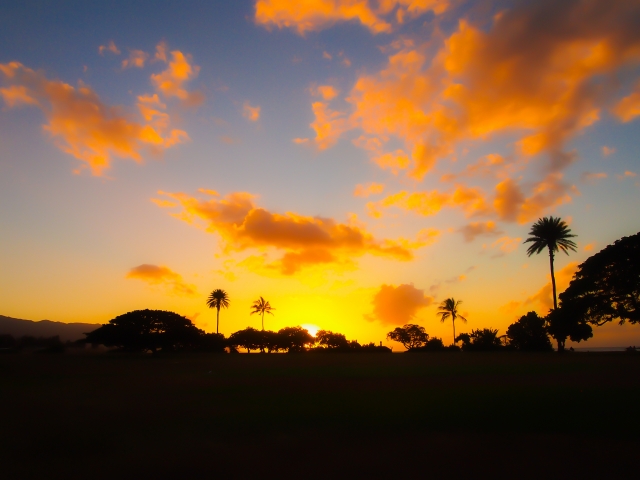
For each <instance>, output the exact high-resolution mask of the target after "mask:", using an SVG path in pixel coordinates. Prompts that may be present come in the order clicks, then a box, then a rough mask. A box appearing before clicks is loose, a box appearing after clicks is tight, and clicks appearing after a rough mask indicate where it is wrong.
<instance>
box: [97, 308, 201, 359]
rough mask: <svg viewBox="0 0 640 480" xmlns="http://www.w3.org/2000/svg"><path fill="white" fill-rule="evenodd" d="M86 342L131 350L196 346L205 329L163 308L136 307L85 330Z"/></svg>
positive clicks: (174, 348) (177, 348) (190, 347)
mask: <svg viewBox="0 0 640 480" xmlns="http://www.w3.org/2000/svg"><path fill="white" fill-rule="evenodd" d="M85 335H86V336H87V337H86V342H87V343H94V344H96V343H97V344H102V345H105V346H107V347H118V348H119V349H121V350H128V351H146V350H151V351H152V352H156V351H157V350H158V349H162V350H163V351H170V350H180V349H193V348H197V347H198V346H199V345H200V341H201V336H202V335H204V332H203V331H202V330H200V329H199V328H196V327H195V326H194V325H193V323H191V320H189V319H188V318H185V317H183V316H181V315H178V314H177V313H174V312H167V311H164V310H135V311H133V312H128V313H125V314H124V315H120V316H118V317H116V318H114V319H112V320H110V321H109V323H107V324H105V325H102V326H101V327H99V328H97V329H96V330H94V331H92V332H89V333H86V334H85Z"/></svg>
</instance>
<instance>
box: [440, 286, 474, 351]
mask: <svg viewBox="0 0 640 480" xmlns="http://www.w3.org/2000/svg"><path fill="white" fill-rule="evenodd" d="M461 303H462V300H458V301H457V302H456V301H455V299H454V298H453V297H452V298H447V299H446V300H444V301H443V302H442V303H441V304H440V306H439V307H438V315H440V321H441V322H442V323H444V321H445V320H446V319H447V318H449V317H451V323H453V344H454V345H455V344H456V318H459V319H460V320H462V321H463V322H466V321H467V319H466V318H464V317H463V316H462V315H460V314H459V313H458V306H459V305H460V304H461Z"/></svg>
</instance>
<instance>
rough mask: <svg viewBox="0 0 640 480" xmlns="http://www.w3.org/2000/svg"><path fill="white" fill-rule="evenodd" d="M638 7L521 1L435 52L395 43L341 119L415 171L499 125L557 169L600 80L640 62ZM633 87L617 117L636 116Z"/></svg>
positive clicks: (591, 109) (595, 105)
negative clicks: (397, 147) (396, 145)
mask: <svg viewBox="0 0 640 480" xmlns="http://www.w3.org/2000/svg"><path fill="white" fill-rule="evenodd" d="M291 5H293V4H291ZM638 10H639V7H638V4H637V2H610V1H608V0H593V1H586V0H576V1H572V2H534V3H533V4H529V3H526V2H525V3H522V4H518V5H517V6H516V7H515V8H513V9H512V10H508V11H505V12H503V13H502V14H501V15H498V16H496V17H495V19H494V23H493V25H492V26H490V28H489V29H488V30H487V29H486V28H484V27H483V28H479V27H475V26H473V25H472V24H470V23H469V22H468V21H464V20H463V21H461V22H460V23H459V25H458V28H457V30H456V31H455V32H454V33H453V34H451V35H450V36H449V37H448V38H445V39H444V41H443V43H442V45H441V47H440V48H439V51H438V52H436V54H435V55H434V54H433V53H432V52H431V51H430V49H431V48H433V47H432V46H433V42H428V43H425V44H424V45H422V46H412V45H411V44H406V45H400V44H398V46H399V48H400V49H401V50H400V51H398V52H395V53H393V54H391V55H390V56H389V58H388V63H387V65H386V66H385V67H384V68H383V69H382V70H380V71H379V72H377V73H374V74H365V75H361V76H360V77H359V78H358V80H357V81H356V82H355V84H354V86H353V88H352V90H351V94H350V95H349V96H348V97H347V101H348V102H349V103H350V104H351V111H350V112H345V115H347V116H348V120H347V121H346V122H345V126H346V127H348V129H352V128H358V129H360V130H362V131H363V133H364V134H365V135H366V136H368V137H376V138H378V139H380V141H382V142H383V143H387V142H391V141H397V140H399V141H401V142H403V143H404V150H405V151H407V152H410V158H411V163H412V168H411V169H410V170H409V172H408V173H409V175H410V176H412V177H414V178H417V179H420V178H422V177H423V176H424V175H425V174H427V173H428V172H429V171H431V169H432V168H433V167H434V165H435V164H436V162H437V161H438V160H439V159H441V158H443V157H447V156H450V155H451V154H452V153H453V152H454V151H455V148H456V147H457V146H458V145H459V144H460V143H461V142H463V141H467V140H470V139H475V140H486V139H489V138H491V137H492V136H494V135H495V134H498V133H509V134H513V135H517V136H518V137H519V140H518V141H517V145H518V146H519V147H520V149H521V151H522V152H523V153H524V154H526V155H536V154H538V153H542V152H546V153H548V154H549V156H550V163H549V166H548V168H549V170H550V171H552V172H554V171H560V170H561V169H563V168H565V167H566V166H567V165H569V164H570V163H571V162H573V161H574V160H575V158H576V156H575V155H573V154H568V153H566V152H565V151H564V146H565V144H566V143H567V140H568V139H570V138H571V137H572V136H573V135H575V134H576V133H577V132H579V131H581V130H584V129H585V128H587V127H588V126H590V125H592V124H593V123H594V122H597V121H598V119H599V118H600V115H601V110H602V109H603V108H604V107H606V106H607V102H609V96H608V95H607V94H605V91H606V90H607V89H603V88H599V87H596V85H602V84H603V82H604V83H606V84H607V85H609V86H610V88H609V87H607V88H609V90H610V89H612V88H613V84H614V82H615V75H616V74H617V73H618V72H620V71H621V70H623V69H625V68H627V67H630V66H633V65H636V64H637V63H638V62H639V61H640V37H639V36H638V35H637V34H636V31H637V28H636V25H635V24H634V23H633V22H632V21H630V19H631V18H636V17H637V15H638ZM540 18H545V19H549V20H548V22H541V21H539V19H540ZM434 40H435V41H437V40H438V37H437V36H436V37H434ZM634 95H635V94H634ZM634 95H632V96H630V97H628V98H627V99H624V100H623V101H622V102H621V103H620V104H619V106H618V107H617V109H616V110H615V111H616V112H617V114H618V116H619V117H620V118H621V119H623V120H630V119H631V118H633V117H634V116H635V115H636V108H637V105H640V101H639V100H638V98H640V97H635V96H634ZM638 111H640V110H638ZM346 129H347V128H345V131H346ZM334 143H335V139H334ZM383 165H384V163H383Z"/></svg>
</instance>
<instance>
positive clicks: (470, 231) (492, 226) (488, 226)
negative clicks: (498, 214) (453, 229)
mask: <svg viewBox="0 0 640 480" xmlns="http://www.w3.org/2000/svg"><path fill="white" fill-rule="evenodd" d="M459 231H460V232H461V233H462V236H463V237H464V241H465V242H467V243H469V242H472V241H474V240H475V239H476V238H477V237H479V236H485V235H486V236H492V235H500V234H501V233H502V232H501V231H500V230H498V228H497V226H496V223H495V222H492V221H488V222H471V223H469V224H467V225H465V226H464V227H462V228H460V229H459Z"/></svg>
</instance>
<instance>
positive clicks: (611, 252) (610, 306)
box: [560, 232, 640, 325]
mask: <svg viewBox="0 0 640 480" xmlns="http://www.w3.org/2000/svg"><path fill="white" fill-rule="evenodd" d="M560 301H561V306H562V308H568V309H569V310H570V311H571V312H572V313H573V314H574V315H576V316H577V317H578V318H579V319H580V320H581V321H583V322H589V323H592V324H595V325H602V324H604V323H606V322H610V321H612V320H616V319H617V320H618V321H619V322H620V324H622V323H624V322H625V321H629V322H630V323H638V322H640V232H639V233H636V234H635V235H632V236H629V237H623V238H621V239H619V240H616V241H615V242H614V243H613V244H612V245H609V246H607V247H606V248H604V249H603V250H601V251H600V252H598V253H596V254H595V255H593V256H591V257H589V258H588V259H587V260H586V261H585V262H584V263H582V264H581V265H580V266H579V267H578V271H577V272H576V273H575V275H574V277H573V280H571V283H570V284H569V287H568V288H567V289H566V290H565V291H564V292H563V293H561V294H560Z"/></svg>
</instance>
